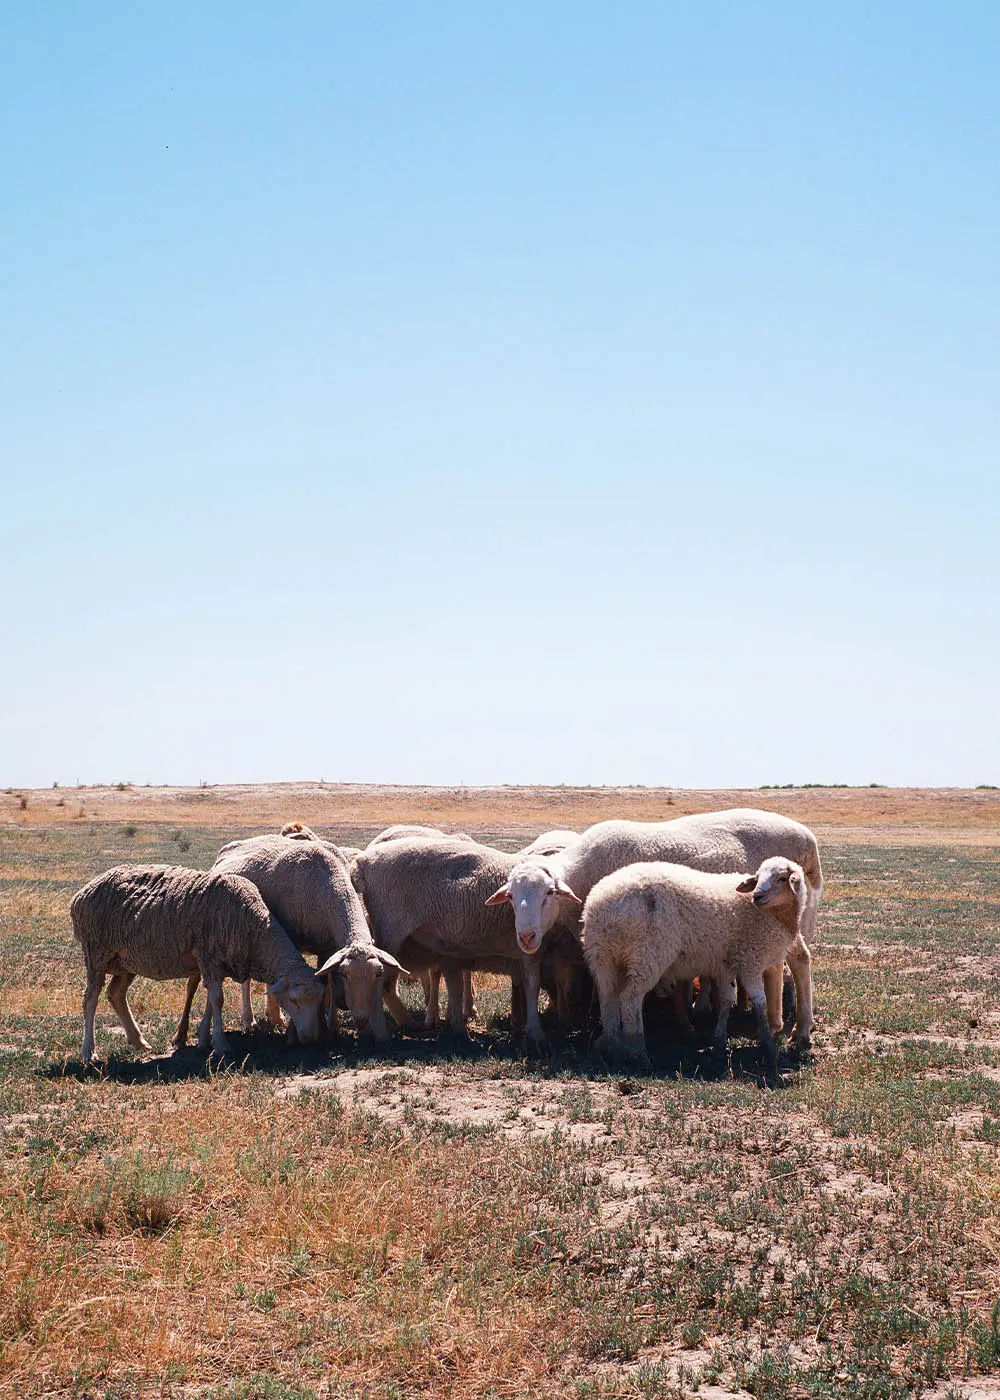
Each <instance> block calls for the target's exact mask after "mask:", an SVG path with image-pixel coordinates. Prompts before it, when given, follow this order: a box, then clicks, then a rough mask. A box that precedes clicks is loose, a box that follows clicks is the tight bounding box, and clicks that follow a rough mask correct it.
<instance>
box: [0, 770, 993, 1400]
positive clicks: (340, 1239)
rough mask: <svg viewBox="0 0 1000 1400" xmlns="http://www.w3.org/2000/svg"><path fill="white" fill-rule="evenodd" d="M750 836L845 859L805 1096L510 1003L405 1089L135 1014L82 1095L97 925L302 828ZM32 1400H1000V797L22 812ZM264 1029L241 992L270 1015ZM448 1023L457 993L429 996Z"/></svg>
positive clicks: (20, 1179) (6, 1187)
mask: <svg viewBox="0 0 1000 1400" xmlns="http://www.w3.org/2000/svg"><path fill="white" fill-rule="evenodd" d="M737 805H748V806H758V807H767V808H770V809H773V810H776V811H780V812H784V813H786V814H788V815H789V816H792V817H795V818H797V819H798V820H800V821H804V822H807V823H808V824H809V825H810V826H811V827H812V828H813V829H814V831H815V832H816V834H817V836H818V838H819V841H820V846H821V850H822V855H823V864H824V874H825V879H826V890H825V893H824V897H823V903H822V905H821V909H820V917H819V931H818V937H817V942H816V944H815V945H814V948H813V954H814V964H813V968H814V982H815V1003H816V1012H817V1020H818V1031H817V1035H816V1039H815V1047H814V1051H813V1053H812V1054H811V1055H810V1056H808V1057H806V1058H802V1059H800V1058H797V1057H795V1056H794V1055H793V1054H791V1053H790V1052H787V1051H786V1052H785V1053H783V1055H782V1058H781V1064H780V1074H779V1076H778V1080H777V1082H774V1080H773V1079H770V1080H769V1079H768V1077H767V1076H766V1075H765V1074H764V1072H763V1066H762V1062H761V1059H760V1056H759V1053H758V1051H757V1048H756V1045H755V1043H754V1041H753V1040H752V1039H751V1038H750V1037H749V1035H748V1036H747V1038H745V1039H741V1038H740V1035H739V1030H740V1027H739V1026H738V1025H737V1024H736V1021H735V1018H734V1023H733V1031H734V1039H733V1045H732V1054H731V1058H730V1063H729V1066H728V1068H727V1069H725V1070H721V1069H720V1068H719V1067H718V1066H717V1065H712V1064H711V1063H710V1061H709V1060H708V1059H707V1057H706V1056H705V1054H703V1053H701V1052H700V1051H698V1050H696V1049H691V1048H686V1047H682V1046H680V1045H675V1044H673V1043H672V1042H671V1041H670V1040H669V1039H668V1038H667V1037H666V1036H660V1037H659V1038H655V1037H654V1038H653V1040H652V1042H651V1049H652V1052H653V1062H654V1069H653V1070H652V1071H651V1072H650V1073H648V1074H646V1073H644V1074H630V1075H628V1076H625V1075H623V1074H620V1073H612V1072H609V1071H608V1070H607V1069H606V1068H604V1066H603V1065H602V1063H601V1061H600V1060H599V1059H598V1058H597V1057H595V1056H594V1054H593V1052H592V1050H591V1047H590V1038H591V1037H590V1034H589V1032H588V1033H584V1032H580V1033H578V1034H576V1035H573V1036H570V1037H569V1038H566V1039H559V1038H554V1039H553V1042H552V1049H551V1054H550V1055H549V1057H548V1058H547V1059H545V1060H531V1059H527V1058H525V1057H524V1056H523V1054H522V1053H521V1051H520V1050H519V1048H518V1045H517V1042H516V1039H515V1037H514V1036H513V1035H512V1031H511V1026H510V1023H509V1017H508V1012H509V996H508V988H507V984H505V983H503V982H502V981H501V980H500V979H497V978H489V977H482V978H479V979H477V989H478V994H477V1002H478V1007H479V1016H478V1019H477V1021H476V1023H475V1024H474V1026H473V1030H472V1034H471V1035H470V1037H469V1038H468V1039H467V1040H466V1039H462V1040H456V1039H455V1038H454V1037H449V1036H448V1035H447V1034H442V1035H441V1036H439V1037H438V1038H437V1039H434V1040H428V1039H424V1038H420V1037H418V1036H410V1035H405V1036H399V1037H398V1038H397V1039H396V1041H395V1042H394V1045H393V1048H392V1051H391V1052H390V1053H389V1054H388V1055H383V1056H378V1057H376V1056H374V1055H373V1054H371V1053H370V1052H369V1051H368V1050H367V1049H366V1048H365V1046H364V1044H362V1043H359V1041H358V1040H357V1038H356V1037H355V1034H354V1031H353V1029H352V1028H351V1027H350V1026H349V1023H348V1020H347V1018H346V1017H343V1018H342V1024H341V1034H340V1038H339V1041H338V1042H336V1043H333V1044H330V1045H325V1046H322V1047H320V1048H315V1049H309V1050H300V1049H290V1048H286V1047H285V1046H284V1045H283V1044H282V1043H279V1042H278V1041H277V1040H276V1039H275V1038H274V1037H273V1036H271V1035H270V1034H269V1033H268V1032H266V1031H265V1030H264V1029H260V1030H259V1031H257V1032H256V1033H255V1034H254V1036H253V1037H245V1036H242V1035H241V1034H240V1033H239V1032H238V1030H237V1029H236V1027H237V1025H238V998H237V997H236V996H235V994H233V993H231V994H230V995H229V998H228V1002H227V1011H228V1028H229V1031H230V1034H231V1037H232V1040H233V1043H234V1045H236V1046H237V1047H238V1052H239V1053H238V1058H236V1059H235V1060H233V1061H231V1062H227V1063H225V1064H220V1063H218V1062H216V1061H211V1062H206V1060H205V1057H204V1056H203V1055H200V1054H199V1053H198V1052H197V1051H196V1050H194V1049H190V1050H187V1051H184V1052H179V1053H176V1054H171V1053H169V1045H168V1042H169V1039H170V1035H171V1033H172V1031H173V1027H174V1025H175V1023H176V1019H177V1015H178V1013H179V1010H180V1005H181V1001H182V998H183V987H182V985H181V984H179V983H167V984H155V983H151V982H143V981H137V982H136V983H135V986H134V987H133V990H132V994H131V1001H132V1005H133V1008H134V1009H135V1012H136V1016H137V1019H138V1020H139V1022H140V1024H141V1025H142V1027H143V1029H144V1031H145V1032H146V1034H147V1036H148V1037H149V1039H150V1040H151V1041H152V1043H153V1045H154V1047H155V1052H154V1054H153V1055H148V1056H145V1057H138V1056H136V1055H134V1054H133V1053H132V1052H130V1051H128V1050H127V1049H126V1048H125V1044H124V1038H123V1035H122V1034H121V1031H120V1028H119V1027H118V1023H117V1020H116V1018H115V1017H114V1014H113V1012H112V1011H111V1009H110V1007H108V1006H107V1003H106V1002H105V1001H104V1000H103V999H102V1002H101V1006H100V1009H99V1012H98V1024H97V1054H98V1060H99V1066H98V1067H97V1068H95V1069H93V1070H91V1071H89V1072H88V1071H85V1070H84V1069H83V1068H82V1066H81V1064H80V1061H79V1053H80V1039H81V1017H80V997H81V992H82V988H83V969H82V963H81V959H80V955H79V949H78V947H77V945H75V944H74V942H73V940H72V936H71V928H70V922H69V917H68V913H67V911H68V906H69V901H70V899H71V897H72V895H73V893H74V892H75V891H76V889H78V888H79V886H80V885H82V884H83V883H84V882H85V881H86V880H87V879H89V878H90V877H91V876H93V875H95V874H97V873H98V872H100V871H101V870H103V869H105V868H106V867H108V866H110V865H112V864H115V863H118V862H121V861H125V860H136V861H163V862H171V863H179V864H185V865H190V866H194V867H197V868H201V869H207V868H208V866H209V865H210V864H211V862H212V860H213V858H214V856H215V853H216V851H217V849H218V847H219V846H220V845H221V844H222V843H223V842H225V841H227V840H230V839H232V838H233V837H234V836H238V835H243V834H248V833H250V832H252V831H264V830H276V829H277V828H278V827H279V826H280V825H281V824H282V823H283V822H286V821H291V820H301V821H304V822H307V823H309V824H310V825H311V826H313V827H315V828H317V829H318V830H319V831H320V832H321V833H322V834H324V835H328V836H330V837H332V838H333V839H334V840H338V841H340V842H342V843H345V844H360V843H362V842H363V841H364V840H367V839H368V838H369V837H370V836H371V835H373V834H374V833H375V832H376V831H378V830H380V829H381V828H382V827H384V826H386V825H388V824H389V823H392V822H400V821H428V822H433V823H434V824H436V825H443V826H445V827H447V828H454V829H461V830H464V831H468V832H469V833H471V834H472V835H474V836H476V837H477V838H479V839H481V840H485V841H488V842H490V843H492V844H496V845H500V846H503V847H504V848H506V849H509V850H514V849H517V848H519V847H520V846H522V845H524V844H525V843H526V841H527V840H528V839H530V838H531V837H532V836H533V835H534V834H536V833H537V832H538V831H540V830H542V829H545V828H549V827H553V826H560V827H562V826H571V827H577V828H582V827H584V826H586V825H588V824H589V823H591V822H593V821H597V820H601V819H603V818H605V817H608V816H628V817H636V818H642V819H660V818H669V817H673V816H680V815H682V814H684V813H687V812H696V811H705V810H709V809H713V808H724V807H729V806H737ZM0 979H2V997H3V1001H2V1020H0V1396H3V1397H8V1396H10V1397H18V1400H21V1397H24V1400H40V1397H70V1396H74V1397H79V1398H80V1400H83V1397H89V1398H90V1400H152V1397H178V1400H180V1397H184V1398H185V1400H194V1398H195V1397H197V1400H209V1397H211V1400H346V1397H362V1396H364V1397H369V1396H370V1397H373V1400H404V1398H405V1397H411V1396H413V1397H415V1396H421V1397H423V1396H427V1397H431V1396H435V1397H436V1396H441V1397H466V1396H468V1397H478V1398H481V1400H486V1397H519V1396H531V1397H541V1398H542V1400H544V1398H545V1397H556V1396H572V1397H580V1400H584V1397H588V1398H589V1400H605V1398H607V1400H610V1397H647V1396H677V1397H680V1396H689V1395H695V1394H697V1395H699V1396H701V1397H705V1400H729V1397H732V1396H734V1395H735V1396H745V1395H752V1396H757V1397H762V1398H766V1400H786V1397H811V1396H816V1397H843V1400H854V1398H855V1397H859V1398H860V1400H896V1397H904V1396H911V1395H912V1396H920V1395H927V1396H934V1397H937V1400H944V1398H945V1397H952V1398H953V1400H956V1398H957V1397H959V1396H969V1397H970V1400H987V1397H1000V1380H998V1379H997V1378H998V1376H1000V995H998V992H1000V792H997V791H996V790H993V789H981V790H976V791H959V790H934V791H923V790H900V789H886V788H865V789H849V788H795V789H784V788H782V789H766V790H761V791H753V792H746V791H739V792H736V791H733V792H718V791H714V792H692V791H676V790H669V791H668V790H657V789H648V788H627V789H610V788H593V789H571V788H490V789H456V788H449V789H435V788H404V787H399V788H385V787H382V788H377V787H363V786H347V785H336V784H321V783H308V784H307V783H303V784H282V785H272V786H267V787H232V788H217V787H203V788H194V789H167V788H151V787H148V788H140V787H131V786H129V785H127V784H125V783H121V784H116V785H114V786H109V787H102V788H67V789H49V790H45V791H19V790H14V791H9V792H5V793H2V794H0ZM233 992H235V989H233ZM406 995H407V997H409V998H412V1001H413V1005H414V1006H416V1005H417V1004H418V1002H419V989H417V990H416V991H414V990H408V991H407V992H406Z"/></svg>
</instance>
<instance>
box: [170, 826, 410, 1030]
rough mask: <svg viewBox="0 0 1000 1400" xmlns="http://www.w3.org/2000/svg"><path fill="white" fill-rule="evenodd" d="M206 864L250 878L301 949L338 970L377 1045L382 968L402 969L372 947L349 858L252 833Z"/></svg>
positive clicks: (326, 846) (361, 1025) (318, 844)
mask: <svg viewBox="0 0 1000 1400" xmlns="http://www.w3.org/2000/svg"><path fill="white" fill-rule="evenodd" d="M212 869H213V871H216V872H224V873H227V874H231V875H242V876H244V877H245V878H246V879H248V880H251V881H252V882H253V884H254V885H256V887H257V889H258V890H259V891H260V893H261V895H262V896H263V898H264V903H265V904H266V905H267V907H268V908H269V909H270V910H271V912H272V914H273V915H274V916H275V918H276V919H278V920H279V922H280V923H281V925H282V926H283V927H284V928H285V929H287V931H288V934H289V936H290V937H291V939H292V941H293V942H294V943H295V945H296V946H297V947H298V948H299V949H300V951H301V952H304V953H315V954H317V955H318V956H319V959H320V962H321V963H324V964H325V968H326V970H327V971H328V972H335V973H337V974H338V975H339V977H340V978H341V981H342V984H343V988H344V997H345V1000H346V1002H347V1009H348V1010H349V1011H350V1013H351V1016H352V1017H353V1019H354V1023H355V1025H356V1026H357V1028H358V1030H359V1031H361V1032H368V1031H370V1032H371V1034H372V1036H373V1038H374V1039H375V1040H376V1041H378V1042H379V1043H384V1042H385V1041H387V1040H388V1039H389V1031H388V1028H387V1027H386V1023H385V1016H384V1013H383V1008H382V993H383V990H384V987H385V985H386V976H387V973H389V972H392V973H393V974H396V973H398V972H400V971H402V969H401V968H400V965H399V963H398V962H397V961H396V959H395V958H394V957H393V956H392V955H391V954H390V953H387V952H386V951H385V950H384V949H379V948H376V947H375V944H374V942H373V941H372V936H371V930H370V929H369V927H368V920H367V917H366V915H365V908H364V905H363V904H362V902H361V898H360V896H359V895H358V892H357V890H356V889H355V888H354V885H353V884H352V883H351V877H350V870H349V868H348V865H347V862H346V861H345V860H344V858H343V856H342V855H341V854H340V852H339V851H338V850H337V848H336V847H335V846H333V845H332V844H331V843H330V842H328V841H311V840H289V839H288V838H287V837H283V836H251V837H248V838H247V839H246V840H245V841H234V842H230V843H229V845H227V846H224V847H223V848H222V850H221V851H220V852H219V854H218V856H217V857H216V861H215V864H214V866H213V867H212ZM195 986H197V983H195ZM189 992H190V994H191V995H193V989H191V988H190V987H189ZM333 1014H334V1015H335V1014H336V1013H335V1012H334V1013H333ZM182 1024H183V1022H182ZM178 1033H180V1028H178Z"/></svg>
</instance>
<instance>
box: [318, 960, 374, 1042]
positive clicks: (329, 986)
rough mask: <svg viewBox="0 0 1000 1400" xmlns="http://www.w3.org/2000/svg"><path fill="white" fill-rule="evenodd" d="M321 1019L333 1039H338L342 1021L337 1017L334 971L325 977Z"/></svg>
mask: <svg viewBox="0 0 1000 1400" xmlns="http://www.w3.org/2000/svg"><path fill="white" fill-rule="evenodd" d="M378 1009H379V1013H380V1014H381V1011H382V1000H381V998H379V1002H378ZM320 1020H321V1021H322V1024H323V1025H324V1026H325V1027H326V1029H327V1031H328V1033H329V1035H330V1039H331V1040H336V1039H337V1037H338V1036H339V1034H340V1021H339V1020H338V1018H337V998H336V997H335V996H334V994H333V973H332V972H328V973H327V974H326V976H325V977H324V978H323V1006H322V1009H321V1010H320Z"/></svg>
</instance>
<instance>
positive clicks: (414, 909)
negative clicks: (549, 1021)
mask: <svg viewBox="0 0 1000 1400" xmlns="http://www.w3.org/2000/svg"><path fill="white" fill-rule="evenodd" d="M516 860H517V857H516V856H514V855H510V854H508V853H507V852H505V851H498V850H494V849H493V848H492V847H489V846H481V845H479V844H478V842H475V841H469V840H467V839H466V840H459V839H456V838H455V837H451V836H448V837H434V838H429V837H427V836H409V837H403V838H397V839H393V840H387V841H384V842H377V843H376V844H374V845H370V846H369V847H368V848H367V849H366V850H364V851H362V853H361V855H360V856H358V857H356V859H355V860H354V863H353V865H352V867H351V873H352V877H353V879H354V882H355V885H356V886H357V888H358V892H359V893H360V894H361V897H362V898H363V899H364V901H365V906H366V908H367V910H368V914H369V917H370V919H371V921H372V929H373V932H374V935H375V941H376V943H377V944H378V945H379V946H380V947H381V948H385V949H387V950H388V951H389V952H391V953H393V954H397V955H399V956H400V957H402V958H403V960H404V961H405V962H406V964H407V965H408V966H409V967H414V966H423V967H434V966H437V965H443V968H444V976H445V983H446V985H447V988H448V1022H449V1025H450V1026H451V1028H452V1029H453V1030H456V1031H458V1030H462V1029H463V1028H464V1024H465V1019H464V1015H463V1010H462V980H461V972H462V968H463V967H475V966H477V965H480V966H481V965H483V964H484V963H491V964H494V965H498V966H500V967H502V968H503V969H504V970H507V971H509V970H510V968H511V965H514V966H515V967H519V969H520V971H521V973H522V975H523V977H524V985H525V993H526V1000H527V1012H526V1023H525V1031H526V1035H527V1037H528V1040H529V1042H530V1043H531V1044H532V1045H533V1046H539V1045H541V1044H542V1043H543V1040H544V1036H543V1033H542V1028H541V1023H540V1021H539V1016H538V992H539V986H540V982H539V977H540V971H539V962H538V959H537V958H528V957H525V956H523V955H521V954H520V953H519V952H518V949H517V945H516V942H515V939H514V927H513V920H512V919H511V917H510V912H509V910H507V909H489V908H487V907H486V897H487V895H488V894H489V893H490V891H491V890H495V889H496V887H497V885H498V884H499V883H501V882H502V881H504V880H506V879H507V877H508V875H509V874H510V871H511V869H512V868H513V865H514V863H515V862H516ZM497 960H499V963H497Z"/></svg>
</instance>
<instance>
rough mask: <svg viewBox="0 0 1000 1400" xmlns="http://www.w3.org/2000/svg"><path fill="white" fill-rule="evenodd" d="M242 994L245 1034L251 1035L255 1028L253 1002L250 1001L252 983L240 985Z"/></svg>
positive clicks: (247, 982)
mask: <svg viewBox="0 0 1000 1400" xmlns="http://www.w3.org/2000/svg"><path fill="white" fill-rule="evenodd" d="M240 994H241V996H242V999H243V1034H244V1035H249V1034H250V1032H251V1031H252V1030H253V1028H254V1016H253V1002H252V1001H251V1000H250V982H249V979H248V980H247V981H246V982H241V983H240Z"/></svg>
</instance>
